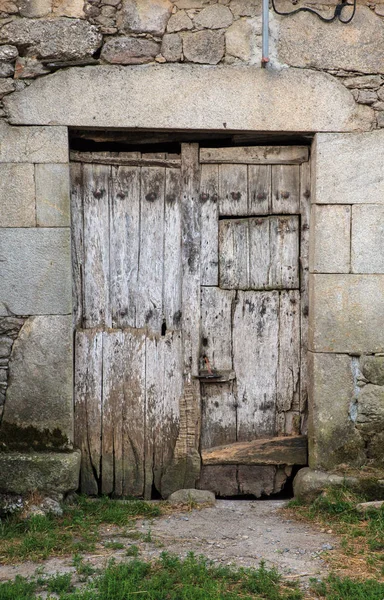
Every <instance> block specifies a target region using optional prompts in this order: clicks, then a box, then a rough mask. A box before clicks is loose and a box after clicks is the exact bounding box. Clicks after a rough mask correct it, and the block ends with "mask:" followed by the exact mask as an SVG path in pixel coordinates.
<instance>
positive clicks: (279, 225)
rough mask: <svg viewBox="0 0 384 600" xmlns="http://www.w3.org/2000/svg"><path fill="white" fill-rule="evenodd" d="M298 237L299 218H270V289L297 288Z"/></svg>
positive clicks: (298, 283)
mask: <svg viewBox="0 0 384 600" xmlns="http://www.w3.org/2000/svg"><path fill="white" fill-rule="evenodd" d="M299 236H300V224H299V217H297V216H292V217H289V216H287V217H271V218H270V246H271V248H270V253H271V267H270V271H269V287H270V288H274V289H293V288H299V286H300V280H299V247H300V240H299Z"/></svg>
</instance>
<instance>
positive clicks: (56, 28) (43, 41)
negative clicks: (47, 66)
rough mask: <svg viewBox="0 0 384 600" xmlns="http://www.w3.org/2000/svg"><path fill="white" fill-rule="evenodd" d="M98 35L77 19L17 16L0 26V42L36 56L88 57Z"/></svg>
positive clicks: (98, 44) (96, 41) (100, 38)
mask: <svg viewBox="0 0 384 600" xmlns="http://www.w3.org/2000/svg"><path fill="white" fill-rule="evenodd" d="M101 42H102V35H101V34H100V33H98V31H97V28H96V27H95V26H94V25H90V24H89V23H88V22H87V21H84V20H80V19H68V18H66V17H58V18H56V19H17V20H15V21H11V22H10V23H7V24H6V25H4V26H3V27H2V28H1V29H0V43H4V44H14V45H16V46H23V47H24V48H28V52H29V54H30V55H32V56H36V57H37V58H45V59H47V58H50V59H55V60H75V59H79V58H86V57H90V56H92V55H93V54H94V53H95V52H96V50H97V49H98V48H99V47H100V46H101Z"/></svg>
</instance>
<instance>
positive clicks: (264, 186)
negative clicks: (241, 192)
mask: <svg viewBox="0 0 384 600" xmlns="http://www.w3.org/2000/svg"><path fill="white" fill-rule="evenodd" d="M271 178H272V171H271V167H270V166H269V165H249V166H248V212H249V214H250V215H266V214H269V213H270V212H271V201H272V198H271V184H272V179H271Z"/></svg>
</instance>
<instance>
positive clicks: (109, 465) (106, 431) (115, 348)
mask: <svg viewBox="0 0 384 600" xmlns="http://www.w3.org/2000/svg"><path fill="white" fill-rule="evenodd" d="M127 359H128V360H129V359H130V357H126V356H125V355H124V333H123V331H121V330H120V331H116V330H115V331H108V332H104V333H103V370H102V375H103V392H102V393H103V423H102V463H101V464H102V481H101V492H102V494H112V493H113V494H115V495H116V496H121V495H122V493H123V431H122V430H123V427H122V424H123V419H122V416H123V410H124V369H125V362H126V360H127Z"/></svg>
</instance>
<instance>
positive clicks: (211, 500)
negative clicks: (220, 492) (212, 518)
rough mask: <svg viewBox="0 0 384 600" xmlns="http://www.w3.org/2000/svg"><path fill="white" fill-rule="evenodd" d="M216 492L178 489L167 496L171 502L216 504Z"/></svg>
mask: <svg viewBox="0 0 384 600" xmlns="http://www.w3.org/2000/svg"><path fill="white" fill-rule="evenodd" d="M215 501H216V500H215V494H212V492H208V491H206V490H195V489H190V490H177V492H173V494H171V495H170V496H168V498H167V502H169V503H170V504H191V503H197V504H207V503H208V504H215Z"/></svg>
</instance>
